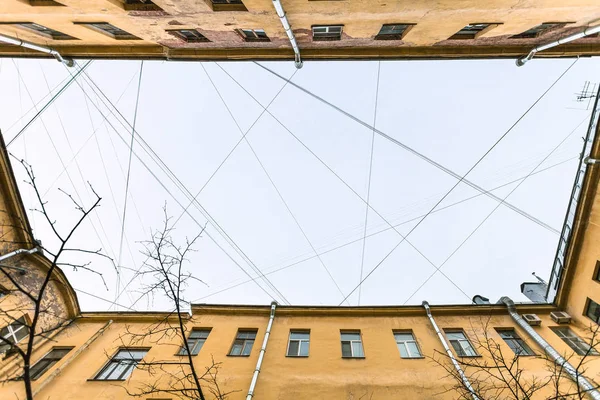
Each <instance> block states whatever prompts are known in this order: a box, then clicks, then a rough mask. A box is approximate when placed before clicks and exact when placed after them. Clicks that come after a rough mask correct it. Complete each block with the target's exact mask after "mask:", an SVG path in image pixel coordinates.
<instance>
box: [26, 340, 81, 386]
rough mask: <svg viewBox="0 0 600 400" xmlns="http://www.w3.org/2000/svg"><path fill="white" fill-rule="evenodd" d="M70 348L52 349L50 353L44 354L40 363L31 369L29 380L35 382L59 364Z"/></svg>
mask: <svg viewBox="0 0 600 400" xmlns="http://www.w3.org/2000/svg"><path fill="white" fill-rule="evenodd" d="M71 349H72V347H53V348H52V350H51V351H50V353H48V354H46V355H45V356H44V357H42V359H41V360H40V361H38V362H37V363H35V365H34V366H33V367H31V370H30V374H31V379H32V380H34V381H35V380H36V379H38V378H39V377H40V376H42V375H44V373H46V371H48V370H49V369H50V368H52V366H54V364H56V363H57V362H59V361H60V360H61V359H62V358H63V357H64V356H66V355H67V353H68V352H69V351H71Z"/></svg>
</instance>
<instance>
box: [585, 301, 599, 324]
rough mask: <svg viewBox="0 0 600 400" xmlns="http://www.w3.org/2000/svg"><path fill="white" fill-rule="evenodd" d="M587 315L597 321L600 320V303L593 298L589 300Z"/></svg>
mask: <svg viewBox="0 0 600 400" xmlns="http://www.w3.org/2000/svg"><path fill="white" fill-rule="evenodd" d="M587 316H588V317H590V318H591V319H593V320H594V321H596V322H600V305H598V303H596V302H595V301H593V300H589V304H588V309H587Z"/></svg>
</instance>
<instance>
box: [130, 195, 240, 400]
mask: <svg viewBox="0 0 600 400" xmlns="http://www.w3.org/2000/svg"><path fill="white" fill-rule="evenodd" d="M163 212H164V220H163V225H162V228H161V229H160V230H156V231H155V232H154V233H153V234H152V237H151V239H150V240H148V241H146V242H143V245H144V251H143V255H144V256H145V257H146V261H145V262H144V263H143V265H142V268H141V269H140V270H139V272H138V273H137V275H138V278H139V280H140V281H141V282H149V283H144V284H143V287H142V290H141V296H147V297H151V298H154V297H156V296H164V297H166V298H167V299H168V301H169V303H170V304H171V305H172V309H171V311H169V312H168V313H167V314H166V315H165V316H164V317H162V318H161V319H160V320H159V321H157V322H154V323H152V324H150V325H149V326H146V327H144V328H143V329H142V331H140V329H139V327H136V326H127V328H126V332H125V333H124V334H123V335H121V336H120V340H121V342H122V344H123V345H129V346H131V345H140V344H148V343H156V344H158V345H160V346H173V347H174V348H175V349H176V351H177V350H178V356H174V357H173V358H171V359H144V360H142V361H141V362H140V363H138V364H137V368H138V369H141V370H145V371H147V372H148V373H149V374H150V375H151V376H153V377H154V378H155V379H153V380H152V381H151V383H143V384H141V385H139V386H138V387H137V388H135V389H127V388H126V390H127V393H128V395H130V396H133V397H145V396H148V395H150V394H158V393H163V394H169V395H172V396H176V397H178V398H180V399H195V400H198V399H200V400H204V399H206V398H207V396H208V395H210V396H211V397H212V398H213V399H218V400H224V399H226V398H227V397H228V395H229V394H230V393H232V392H231V391H229V392H227V391H224V390H222V388H221V386H220V385H219V380H218V377H219V376H218V375H219V371H220V370H221V366H222V364H221V363H220V362H215V360H214V358H212V357H211V362H210V364H209V365H206V366H203V367H201V368H199V367H197V366H196V365H194V359H193V351H192V348H193V346H192V344H191V343H190V339H189V338H188V333H189V331H190V330H189V328H188V327H187V325H188V324H187V322H188V321H189V320H190V314H189V312H188V311H187V310H188V305H189V302H188V301H186V300H185V298H184V292H185V288H186V287H187V285H188V284H189V281H191V280H195V281H197V282H201V283H203V282H202V281H201V280H200V279H199V278H197V277H195V276H193V275H192V274H191V273H190V272H188V271H186V270H185V269H184V264H185V263H186V262H187V261H188V259H187V257H188V255H189V254H190V253H191V252H193V251H194V249H193V247H194V245H195V244H196V242H197V241H198V240H199V239H200V237H201V235H202V233H203V232H204V228H203V229H202V230H201V231H200V232H199V233H198V234H197V235H196V236H195V237H193V238H192V239H188V238H186V239H185V242H184V244H183V245H179V244H177V243H176V242H175V240H174V239H173V227H172V225H171V223H170V218H169V217H168V213H167V209H166V206H165V207H164V208H163ZM148 278H149V279H148Z"/></svg>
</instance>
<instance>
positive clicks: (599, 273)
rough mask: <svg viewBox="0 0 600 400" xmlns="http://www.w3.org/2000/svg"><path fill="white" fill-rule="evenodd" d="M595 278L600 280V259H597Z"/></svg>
mask: <svg viewBox="0 0 600 400" xmlns="http://www.w3.org/2000/svg"><path fill="white" fill-rule="evenodd" d="M593 279H594V280H595V281H597V282H600V260H598V261H596V268H595V269H594V278H593Z"/></svg>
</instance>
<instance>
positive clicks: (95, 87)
mask: <svg viewBox="0 0 600 400" xmlns="http://www.w3.org/2000/svg"><path fill="white" fill-rule="evenodd" d="M83 77H84V80H85V81H86V83H88V85H89V86H90V88H91V89H92V91H93V92H94V94H95V95H96V96H98V98H99V99H100V101H101V102H102V103H103V104H104V106H105V107H107V110H108V111H109V112H110V113H111V114H112V115H113V116H115V118H116V119H117V121H118V122H119V123H120V124H121V126H123V127H125V123H127V125H129V128H132V126H131V124H130V123H129V121H127V119H126V118H125V117H124V116H123V115H122V114H121V112H120V111H119V110H118V108H116V107H115V106H114V104H112V102H111V100H110V99H109V98H108V97H107V96H106V95H105V94H104V92H103V91H102V90H101V89H100V88H99V87H98V85H97V84H96V83H95V82H94V81H93V80H92V79H91V77H89V76H88V75H87V74H86V73H84V75H83ZM88 80H89V81H88ZM77 84H78V85H79V87H80V88H81V90H82V92H83V93H84V94H85V95H86V96H87V97H88V98H90V97H89V94H88V93H87V91H86V90H85V88H83V86H82V85H81V84H80V83H79V82H77ZM96 90H98V91H99V92H100V93H101V95H102V96H100V94H98V93H97V92H96ZM90 100H91V98H90ZM106 102H108V103H109V104H110V105H111V106H112V109H111V108H110V107H109V106H108V105H107V103H106ZM92 104H94V106H95V107H96V108H97V109H98V111H99V112H100V113H101V114H102V115H103V116H104V113H103V112H102V110H100V108H99V106H98V105H96V104H95V103H94V102H92ZM113 109H114V111H113ZM115 111H116V112H117V113H118V114H119V116H120V117H121V118H122V120H121V119H119V118H118V117H117V116H116V114H115ZM123 121H125V123H124V122H123ZM107 122H108V123H109V125H110V127H111V128H112V129H113V130H114V131H115V133H117V135H118V136H119V138H120V139H121V140H122V141H124V139H123V137H121V134H120V133H119V131H118V130H117V129H116V128H115V126H114V125H113V124H112V123H111V122H110V121H109V120H108V121H107ZM136 141H137V142H138V143H139V144H140V145H141V146H142V149H143V150H144V151H145V152H146V153H147V154H148V155H149V156H150V157H151V158H152V156H153V155H154V156H155V157H156V158H158V160H157V159H156V158H152V160H153V161H154V162H155V163H156V164H157V165H158V167H159V168H160V169H161V170H162V171H163V172H164V173H165V174H167V177H168V178H169V179H170V180H171V181H172V182H173V183H174V184H175V185H176V186H178V189H180V190H181V191H182V192H183V194H184V195H185V196H186V197H188V200H189V199H190V198H191V193H190V192H189V190H187V188H185V186H183V184H182V183H181V181H179V180H178V178H177V177H176V176H174V174H173V173H172V171H171V170H170V169H169V168H168V167H167V166H166V164H164V162H162V160H161V159H160V157H158V155H156V153H155V152H154V150H153V149H152V148H151V147H150V146H149V145H148V144H147V143H146V142H145V141H144V139H143V138H142V137H141V136H140V135H139V133H138V135H137V136H136ZM124 143H125V144H127V142H126V141H124ZM133 154H134V155H135V156H136V158H137V159H138V160H139V161H140V163H141V164H142V165H143V166H144V168H146V170H147V171H148V172H149V173H150V174H151V175H152V176H153V177H154V178H155V179H156V181H157V182H158V183H159V184H160V185H161V186H162V187H163V189H165V191H166V192H167V193H168V194H169V195H170V196H171V197H172V198H173V200H174V201H175V202H176V203H177V204H178V205H179V206H180V207H181V208H182V209H183V208H184V207H183V205H182V204H181V202H180V201H179V200H178V199H177V198H176V197H175V196H174V195H173V194H172V193H171V191H170V190H169V189H168V188H167V187H166V186H165V185H164V183H163V182H162V181H161V180H160V179H159V178H158V176H156V174H155V173H154V172H153V171H152V170H151V169H150V168H149V167H148V165H147V164H146V163H145V162H144V161H143V160H142V159H141V157H140V156H139V155H138V154H137V153H136V152H135V151H134V152H133ZM168 172H170V175H169V174H168ZM178 183H179V185H178ZM195 207H196V208H197V209H198V210H200V212H206V211H205V210H204V209H203V207H202V206H201V205H200V204H199V203H198V202H195ZM188 215H189V216H190V218H192V220H193V221H194V222H195V223H196V224H197V225H198V226H199V227H201V228H202V227H203V226H204V225H203V224H201V223H199V222H198V221H197V220H196V219H195V218H194V217H193V216H192V215H191V214H190V213H189V212H188ZM203 215H204V214H203ZM205 216H206V215H205ZM208 219H209V218H208V217H207V220H208ZM211 225H213V226H215V227H218V228H220V226H219V225H218V224H217V223H216V221H214V220H213V222H211ZM217 231H218V233H219V234H221V236H223V238H224V239H225V240H226V241H227V239H229V241H228V243H229V244H230V245H231V246H232V248H233V249H234V251H236V252H238V254H239V251H241V249H239V247H237V245H235V242H233V244H232V243H231V242H232V240H231V238H229V237H228V235H227V234H226V232H224V231H223V230H222V228H220V229H217ZM205 234H206V235H207V236H208V237H209V238H210V239H211V240H212V241H213V242H214V243H215V244H216V245H217V247H219V249H220V250H221V251H223V253H224V254H225V255H226V256H227V257H228V258H229V259H230V260H231V261H232V262H233V263H234V264H235V265H236V266H237V267H238V268H240V269H241V270H242V272H244V274H246V275H247V276H248V277H249V278H251V279H253V281H254V282H255V283H256V285H257V286H258V287H259V288H260V289H261V290H263V291H264V292H265V293H266V294H267V295H268V296H269V297H273V296H272V294H270V293H269V292H267V291H266V290H265V289H264V288H263V287H262V286H261V285H260V284H259V283H258V282H257V281H256V280H255V278H253V277H252V276H251V275H250V274H249V273H248V272H247V271H246V270H245V269H244V268H243V267H242V266H241V265H240V263H239V262H238V261H237V260H235V259H234V258H233V257H232V256H231V255H230V254H229V253H228V252H227V251H226V250H225V249H224V248H223V247H222V246H221V245H220V244H219V243H218V242H217V241H216V239H215V238H213V237H212V235H210V233H209V232H208V231H205ZM244 261H245V262H246V263H248V265H249V266H250V267H251V268H253V269H254V270H255V272H256V273H257V275H258V276H259V277H261V279H262V280H263V282H265V283H266V284H267V286H269V287H270V288H271V290H273V291H274V292H275V293H276V294H277V295H278V296H279V297H280V299H282V302H283V303H285V304H289V302H288V301H287V299H286V298H285V296H283V294H281V292H279V290H277V288H275V286H274V285H273V284H272V283H271V282H270V281H269V280H268V278H266V276H264V274H262V271H260V269H258V267H256V266H255V265H254V264H253V263H251V260H249V259H244Z"/></svg>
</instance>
